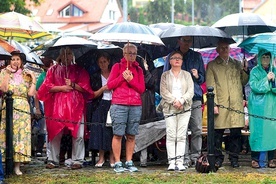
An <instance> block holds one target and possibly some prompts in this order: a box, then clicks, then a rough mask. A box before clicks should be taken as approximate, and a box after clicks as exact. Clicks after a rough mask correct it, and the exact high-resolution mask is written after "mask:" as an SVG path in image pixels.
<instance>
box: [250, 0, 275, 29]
mask: <svg viewBox="0 0 276 184" xmlns="http://www.w3.org/2000/svg"><path fill="white" fill-rule="evenodd" d="M252 12H253V13H256V14H259V15H262V16H263V17H265V18H267V19H268V20H270V21H272V22H273V23H275V24H276V0H265V1H263V3H261V4H260V6H258V7H256V8H255V9H253V10H252Z"/></svg>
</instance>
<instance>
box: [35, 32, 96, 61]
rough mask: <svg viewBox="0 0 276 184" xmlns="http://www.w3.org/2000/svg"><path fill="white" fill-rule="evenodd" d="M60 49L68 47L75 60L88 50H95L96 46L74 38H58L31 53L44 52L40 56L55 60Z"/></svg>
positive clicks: (82, 39)
mask: <svg viewBox="0 0 276 184" xmlns="http://www.w3.org/2000/svg"><path fill="white" fill-rule="evenodd" d="M62 47H70V48H71V49H72V51H73V53H74V55H75V58H76V59H77V58H79V57H81V56H82V55H83V54H85V53H86V52H88V51H89V50H91V49H94V48H97V44H96V43H95V42H92V41H89V40H86V39H84V38H80V37H75V36H68V37H58V38H55V39H53V40H50V41H48V42H45V43H44V44H41V45H39V46H37V47H35V48H34V49H32V51H38V50H46V51H45V52H44V53H43V54H42V56H45V57H48V58H51V59H53V60H56V59H57V57H58V56H59V52H60V49H61V48H62Z"/></svg>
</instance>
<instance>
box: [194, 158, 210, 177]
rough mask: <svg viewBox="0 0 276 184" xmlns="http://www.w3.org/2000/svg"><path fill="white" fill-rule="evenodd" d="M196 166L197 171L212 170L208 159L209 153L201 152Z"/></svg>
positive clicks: (205, 171) (207, 171) (206, 171)
mask: <svg viewBox="0 0 276 184" xmlns="http://www.w3.org/2000/svg"><path fill="white" fill-rule="evenodd" d="M195 168H196V170H197V172H200V173H209V172H210V164H209V161H208V156H207V154H201V155H200V157H198V159H197V161H196V166H195Z"/></svg>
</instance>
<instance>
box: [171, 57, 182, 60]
mask: <svg viewBox="0 0 276 184" xmlns="http://www.w3.org/2000/svg"><path fill="white" fill-rule="evenodd" d="M174 59H175V60H182V57H171V58H170V60H174Z"/></svg>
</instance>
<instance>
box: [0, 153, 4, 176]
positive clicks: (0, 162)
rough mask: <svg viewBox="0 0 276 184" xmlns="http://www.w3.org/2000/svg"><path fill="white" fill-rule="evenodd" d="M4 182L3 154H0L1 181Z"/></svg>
mask: <svg viewBox="0 0 276 184" xmlns="http://www.w3.org/2000/svg"><path fill="white" fill-rule="evenodd" d="M3 180H4V170H3V164H2V153H1V152H0V181H3Z"/></svg>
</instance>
